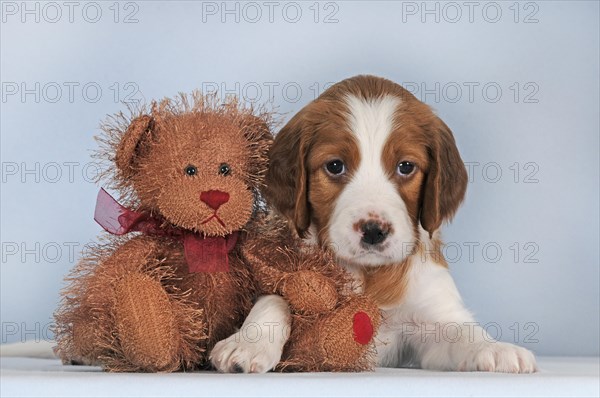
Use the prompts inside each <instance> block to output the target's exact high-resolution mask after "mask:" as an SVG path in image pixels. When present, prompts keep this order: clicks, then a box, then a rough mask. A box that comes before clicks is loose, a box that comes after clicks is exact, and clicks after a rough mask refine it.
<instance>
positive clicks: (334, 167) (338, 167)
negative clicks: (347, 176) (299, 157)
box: [325, 159, 346, 176]
mask: <svg viewBox="0 0 600 398" xmlns="http://www.w3.org/2000/svg"><path fill="white" fill-rule="evenodd" d="M325 170H327V173H329V174H330V175H332V176H339V175H342V174H344V173H345V172H346V165H344V162H342V161H341V160H339V159H335V160H332V161H331V162H327V164H325Z"/></svg>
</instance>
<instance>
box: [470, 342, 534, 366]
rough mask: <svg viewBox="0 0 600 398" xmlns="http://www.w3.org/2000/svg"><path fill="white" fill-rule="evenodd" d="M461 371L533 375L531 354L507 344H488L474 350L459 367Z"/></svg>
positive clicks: (532, 357)
mask: <svg viewBox="0 0 600 398" xmlns="http://www.w3.org/2000/svg"><path fill="white" fill-rule="evenodd" d="M459 370H461V371H483V372H503V373H533V372H535V371H537V365H536V361H535V357H534V356H533V353H532V352H531V351H529V350H527V349H525V348H522V347H518V346H516V345H513V344H509V343H501V342H489V343H485V344H482V345H480V346H479V347H478V348H474V349H473V350H472V351H471V352H470V353H469V355H467V357H466V358H465V359H464V360H463V361H462V363H461V364H460V365H459Z"/></svg>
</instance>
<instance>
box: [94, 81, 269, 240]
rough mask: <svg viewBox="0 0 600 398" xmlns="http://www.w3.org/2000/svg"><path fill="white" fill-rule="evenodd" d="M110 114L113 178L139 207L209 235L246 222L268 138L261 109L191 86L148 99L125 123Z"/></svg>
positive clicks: (259, 181) (263, 168)
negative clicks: (184, 91)
mask: <svg viewBox="0 0 600 398" xmlns="http://www.w3.org/2000/svg"><path fill="white" fill-rule="evenodd" d="M115 120H118V121H119V123H117V124H113V125H110V126H104V130H105V131H106V132H107V136H106V137H105V138H104V142H105V143H108V148H109V152H111V150H112V151H114V161H115V164H116V166H117V172H116V174H115V184H114V185H115V186H116V188H118V189H120V190H121V191H122V192H123V191H129V192H130V193H132V194H133V196H134V199H136V202H137V204H138V205H139V207H140V209H141V210H144V211H149V212H151V213H152V214H153V215H154V216H160V217H163V218H165V219H166V221H168V222H169V223H171V224H173V225H175V226H179V227H182V228H185V229H190V230H194V231H197V232H201V233H204V234H206V235H210V236H222V235H226V234H228V233H231V232H233V231H235V230H239V229H240V228H242V227H243V226H244V225H245V224H246V223H247V222H248V221H249V219H250V218H251V216H252V214H253V211H254V210H255V204H256V203H255V201H256V195H257V189H258V188H259V186H261V185H262V184H263V180H264V175H265V173H266V169H267V164H268V161H267V151H268V148H269V145H270V143H271V141H272V136H271V133H270V129H269V122H270V119H269V115H268V114H267V113H262V114H260V115H259V116H255V115H253V112H252V109H246V108H243V107H242V106H241V105H239V104H238V103H237V102H235V101H228V102H225V103H221V102H220V101H219V100H218V99H217V98H216V97H214V96H202V95H200V94H199V93H198V92H195V93H194V94H192V95H191V96H186V95H181V96H180V97H178V98H176V99H164V100H162V101H161V102H159V103H154V104H153V105H152V107H151V109H150V111H147V112H140V114H138V115H137V116H136V117H134V118H133V119H132V120H131V121H130V122H128V123H127V122H126V121H125V120H124V119H123V116H122V115H120V118H119V117H117V119H115ZM123 126H126V128H123Z"/></svg>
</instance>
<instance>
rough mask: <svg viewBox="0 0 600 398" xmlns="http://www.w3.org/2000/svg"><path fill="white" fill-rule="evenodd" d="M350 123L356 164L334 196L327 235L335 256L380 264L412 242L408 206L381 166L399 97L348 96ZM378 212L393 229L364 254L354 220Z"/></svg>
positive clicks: (400, 253) (395, 257)
mask: <svg viewBox="0 0 600 398" xmlns="http://www.w3.org/2000/svg"><path fill="white" fill-rule="evenodd" d="M346 104H347V106H348V116H347V117H348V128H349V130H350V131H351V133H352V135H353V136H354V138H355V139H356V143H357V145H358V149H359V153H360V163H359V165H358V168H357V169H356V170H350V172H351V173H352V178H351V180H350V181H349V182H348V184H347V185H346V187H345V188H344V190H343V191H342V193H341V194H340V196H339V197H338V200H337V201H336V204H335V206H334V209H333V214H332V217H331V219H330V225H329V239H330V242H331V243H333V244H334V245H335V247H336V249H337V252H338V255H339V256H341V257H343V258H345V259H347V260H348V261H356V262H359V263H362V264H365V265H367V264H370V265H380V264H386V263H390V262H391V261H399V260H401V259H403V258H404V257H405V255H406V253H403V248H404V247H405V245H404V243H405V242H406V243H409V242H413V241H414V236H413V229H412V224H411V220H410V217H409V216H408V212H407V210H406V205H405V204H404V201H403V200H402V198H401V196H400V194H399V193H398V191H397V190H396V186H395V185H394V183H393V182H392V181H391V180H390V175H389V173H388V172H387V171H386V170H385V169H384V164H383V161H382V153H383V149H384V147H385V144H386V142H387V141H388V140H389V137H390V134H391V133H392V131H393V127H394V115H395V112H396V109H397V108H398V105H399V104H400V99H399V98H396V97H393V96H382V97H380V98H374V99H369V100H365V99H360V98H358V97H355V96H348V97H347V98H346ZM371 214H376V215H377V216H378V217H380V218H381V219H382V220H383V221H386V222H388V223H391V224H392V230H393V231H394V232H393V233H392V234H390V235H389V236H388V238H387V239H386V240H385V242H384V243H383V244H382V250H381V251H375V252H373V251H371V252H370V253H366V252H367V250H365V248H364V247H362V245H361V233H360V231H356V229H355V228H354V225H355V224H356V223H357V222H359V221H361V220H365V219H368V218H369V217H371Z"/></svg>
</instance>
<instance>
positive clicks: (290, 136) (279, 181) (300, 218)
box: [266, 111, 311, 237]
mask: <svg viewBox="0 0 600 398" xmlns="http://www.w3.org/2000/svg"><path fill="white" fill-rule="evenodd" d="M303 112H304V111H300V112H299V113H297V114H296V115H295V116H294V117H293V118H292V119H291V120H290V121H289V122H288V123H287V124H286V125H285V126H284V127H283V128H282V129H281V131H280V132H279V133H278V134H277V135H276V136H275V140H274V142H273V146H272V147H271V150H270V152H269V170H268V172H267V189H266V194H267V198H268V200H269V201H270V202H271V203H272V204H273V205H274V206H275V207H276V208H277V209H278V210H279V211H280V212H281V213H282V214H283V215H284V216H285V217H287V218H288V219H289V220H291V221H292V222H293V223H294V225H295V227H296V230H297V231H298V234H299V235H300V236H301V237H304V234H305V232H306V230H307V229H308V227H309V226H310V209H309V204H308V173H307V170H306V155H307V153H308V149H309V145H310V139H309V138H310V133H311V132H310V130H309V125H308V122H307V121H306V119H305V118H304V117H303V115H302V114H303Z"/></svg>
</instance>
